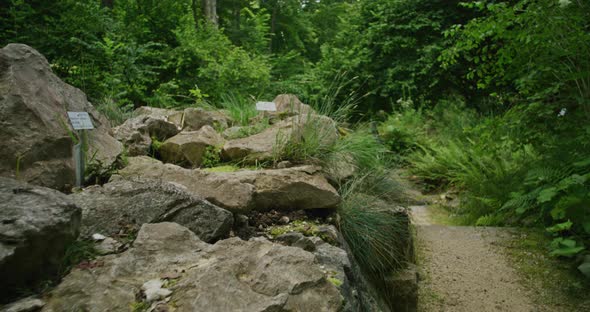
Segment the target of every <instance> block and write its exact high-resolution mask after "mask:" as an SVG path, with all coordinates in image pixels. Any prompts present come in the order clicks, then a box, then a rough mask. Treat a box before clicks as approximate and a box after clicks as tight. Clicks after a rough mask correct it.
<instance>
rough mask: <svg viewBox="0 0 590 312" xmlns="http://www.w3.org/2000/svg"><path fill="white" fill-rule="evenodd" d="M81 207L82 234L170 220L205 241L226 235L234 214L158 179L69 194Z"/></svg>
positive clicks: (87, 189) (88, 234) (106, 232)
mask: <svg viewBox="0 0 590 312" xmlns="http://www.w3.org/2000/svg"><path fill="white" fill-rule="evenodd" d="M69 197H70V199H71V200H72V201H73V202H74V203H76V204H77V205H78V206H79V207H81V208H82V228H81V234H82V236H84V237H89V236H91V235H92V234H95V233H100V234H102V235H106V236H112V235H115V234H117V233H119V231H121V230H122V229H124V228H125V227H127V226H129V225H134V226H136V227H137V228H139V227H140V226H141V225H142V224H144V223H154V222H163V221H170V222H176V223H178V224H181V225H183V226H185V227H187V228H188V229H190V230H191V231H193V232H194V233H195V234H197V236H198V237H199V238H200V239H201V240H203V241H206V242H214V241H217V240H219V239H221V238H224V237H227V236H228V234H229V231H230V230H231V228H232V224H233V216H232V214H231V213H230V212H229V211H227V210H224V209H221V208H219V207H217V206H215V205H213V204H211V203H209V202H207V201H205V200H202V199H199V198H197V197H195V196H193V195H191V194H190V193H188V192H187V191H186V190H185V189H184V188H183V187H182V186H176V185H173V184H170V183H165V182H164V183H163V182H158V181H125V180H119V181H114V182H110V183H107V184H105V185H104V186H92V187H89V188H86V189H85V190H84V191H82V192H79V193H76V194H72V195H70V196H69Z"/></svg>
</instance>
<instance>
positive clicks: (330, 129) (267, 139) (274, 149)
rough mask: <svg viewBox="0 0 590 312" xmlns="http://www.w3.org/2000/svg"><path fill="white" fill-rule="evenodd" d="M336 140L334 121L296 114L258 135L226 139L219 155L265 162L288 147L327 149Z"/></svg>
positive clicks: (322, 117) (324, 117) (316, 116)
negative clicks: (305, 145) (307, 145)
mask: <svg viewBox="0 0 590 312" xmlns="http://www.w3.org/2000/svg"><path fill="white" fill-rule="evenodd" d="M337 140H338V130H337V128H336V122H334V120H332V119H331V118H329V117H327V116H322V115H315V114H310V115H297V116H293V117H289V118H287V119H285V120H281V121H279V122H277V123H275V124H273V125H272V126H270V127H269V128H267V129H265V130H263V131H262V132H260V133H257V134H254V135H251V136H248V137H245V138H240V139H234V140H230V141H228V142H227V143H225V145H224V146H223V150H222V156H223V157H224V158H225V159H228V160H238V161H244V162H247V163H254V162H256V161H258V162H262V161H268V160H272V159H273V157H275V156H279V155H281V154H282V152H283V151H284V150H285V149H288V148H290V147H289V144H299V143H301V142H302V141H306V142H307V143H306V144H310V145H312V146H313V145H317V146H318V147H320V146H329V145H331V144H334V143H335V142H336V141H337Z"/></svg>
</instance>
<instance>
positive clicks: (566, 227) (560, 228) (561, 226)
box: [546, 220, 574, 233]
mask: <svg viewBox="0 0 590 312" xmlns="http://www.w3.org/2000/svg"><path fill="white" fill-rule="evenodd" d="M572 225H574V224H573V223H572V222H571V221H570V220H567V222H563V223H559V224H556V225H554V226H552V227H548V228H547V229H546V230H547V232H549V233H559V232H562V231H567V230H569V229H571V228H572Z"/></svg>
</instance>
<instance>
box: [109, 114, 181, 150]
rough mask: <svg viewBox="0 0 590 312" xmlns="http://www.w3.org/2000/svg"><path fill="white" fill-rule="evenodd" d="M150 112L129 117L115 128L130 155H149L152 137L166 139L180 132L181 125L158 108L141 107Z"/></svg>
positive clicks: (118, 138) (160, 139) (116, 135)
mask: <svg viewBox="0 0 590 312" xmlns="http://www.w3.org/2000/svg"><path fill="white" fill-rule="evenodd" d="M141 111H148V112H150V114H140V115H138V116H136V117H133V118H131V119H127V121H125V122H124V123H123V124H122V125H120V126H118V127H116V128H115V129H114V132H115V137H116V138H117V140H119V141H121V142H122V143H123V144H124V145H125V146H126V147H127V154H128V155H129V156H142V155H148V154H149V153H150V149H151V146H152V138H155V139H156V140H158V141H164V140H166V139H168V138H170V137H173V136H175V135H176V134H178V132H180V127H179V126H178V125H177V124H176V123H174V122H171V121H169V120H168V117H167V115H163V114H162V112H160V111H158V110H153V109H150V110H147V109H141Z"/></svg>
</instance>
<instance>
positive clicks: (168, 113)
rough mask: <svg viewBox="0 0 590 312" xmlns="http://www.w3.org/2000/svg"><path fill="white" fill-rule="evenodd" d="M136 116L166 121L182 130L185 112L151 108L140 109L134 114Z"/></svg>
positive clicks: (143, 107)
mask: <svg viewBox="0 0 590 312" xmlns="http://www.w3.org/2000/svg"><path fill="white" fill-rule="evenodd" d="M133 115H134V116H142V115H143V116H150V117H153V118H159V119H164V120H165V121H167V122H169V123H172V124H174V125H175V126H176V127H177V128H182V119H183V117H184V112H183V111H177V110H174V109H166V108H158V107H151V106H141V107H138V108H137V109H136V110H135V111H134V112H133Z"/></svg>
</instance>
